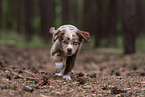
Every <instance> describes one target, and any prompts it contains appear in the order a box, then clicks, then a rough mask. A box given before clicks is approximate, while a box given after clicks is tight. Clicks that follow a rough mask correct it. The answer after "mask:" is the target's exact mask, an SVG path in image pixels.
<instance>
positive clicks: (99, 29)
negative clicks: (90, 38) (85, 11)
mask: <svg viewBox="0 0 145 97" xmlns="http://www.w3.org/2000/svg"><path fill="white" fill-rule="evenodd" d="M95 1H97V13H96V15H95V16H96V18H97V20H94V22H95V23H93V24H95V25H96V26H95V27H94V28H92V29H94V31H95V47H97V46H98V45H100V43H101V40H102V39H103V37H104V27H103V20H104V11H103V10H104V0H95ZM92 21H93V20H92Z"/></svg>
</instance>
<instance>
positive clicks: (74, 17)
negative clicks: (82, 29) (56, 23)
mask: <svg viewBox="0 0 145 97" xmlns="http://www.w3.org/2000/svg"><path fill="white" fill-rule="evenodd" d="M69 3H70V4H69V5H70V11H69V12H70V13H69V15H70V22H71V23H72V24H75V25H76V26H77V25H78V0H71V1H70V2H69Z"/></svg>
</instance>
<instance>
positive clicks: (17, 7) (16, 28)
mask: <svg viewBox="0 0 145 97" xmlns="http://www.w3.org/2000/svg"><path fill="white" fill-rule="evenodd" d="M21 1H22V0H15V8H14V13H15V17H14V31H15V33H16V35H17V34H20V6H21Z"/></svg>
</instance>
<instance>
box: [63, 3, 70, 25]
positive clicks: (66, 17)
mask: <svg viewBox="0 0 145 97" xmlns="http://www.w3.org/2000/svg"><path fill="white" fill-rule="evenodd" d="M61 8H62V11H61V14H62V24H68V23H69V0H61Z"/></svg>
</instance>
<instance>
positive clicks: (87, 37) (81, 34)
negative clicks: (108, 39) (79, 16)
mask: <svg viewBox="0 0 145 97" xmlns="http://www.w3.org/2000/svg"><path fill="white" fill-rule="evenodd" d="M76 34H77V35H78V36H79V38H80V39H81V40H83V39H85V40H86V41H90V34H89V32H85V31H81V30H78V31H77V32H76Z"/></svg>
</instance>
